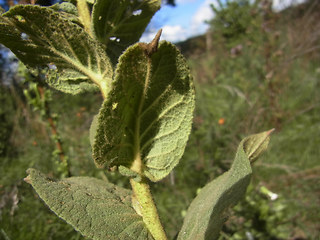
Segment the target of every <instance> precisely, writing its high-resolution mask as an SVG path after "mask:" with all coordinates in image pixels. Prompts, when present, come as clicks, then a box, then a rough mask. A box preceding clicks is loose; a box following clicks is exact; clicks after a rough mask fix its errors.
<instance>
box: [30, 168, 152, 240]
mask: <svg viewBox="0 0 320 240" xmlns="http://www.w3.org/2000/svg"><path fill="white" fill-rule="evenodd" d="M27 172H28V174H29V175H28V177H27V178H26V179H25V181H26V182H28V183H30V184H31V185H32V187H33V188H34V189H35V190H36V192H37V193H38V195H39V196H40V198H41V199H42V200H43V201H44V202H45V203H46V204H47V205H48V206H49V208H50V209H51V210H52V211H53V212H55V213H56V214H57V215H58V216H59V217H60V218H62V219H64V220H65V221H66V222H68V223H69V224H71V225H72V226H73V227H74V228H75V229H76V230H77V231H79V232H80V233H81V234H82V235H84V236H86V237H89V238H91V239H94V240H105V239H110V240H120V239H121V240H152V239H153V237H152V236H151V234H150V233H149V232H148V230H147V228H146V227H145V224H144V223H143V221H142V217H141V216H139V215H138V214H137V213H136V212H135V210H134V209H133V208H132V204H131V191H129V190H126V189H124V188H121V187H118V186H116V185H114V184H111V183H109V182H105V181H103V180H100V179H96V178H92V177H71V178H66V179H63V180H60V181H54V180H51V179H48V178H47V177H46V176H45V175H44V174H42V173H40V172H39V171H37V170H35V169H29V170H28V171H27Z"/></svg>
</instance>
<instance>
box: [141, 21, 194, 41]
mask: <svg viewBox="0 0 320 240" xmlns="http://www.w3.org/2000/svg"><path fill="white" fill-rule="evenodd" d="M157 31H158V30H155V29H153V30H151V31H150V32H148V33H145V34H143V36H142V38H141V39H140V41H141V42H151V41H152V39H153V38H154V36H155V35H156V33H157ZM188 37H189V35H188V32H187V31H186V29H183V28H182V26H180V25H175V26H170V25H165V26H163V27H162V34H161V40H167V41H170V42H179V41H184V40H186V39H187V38H188Z"/></svg>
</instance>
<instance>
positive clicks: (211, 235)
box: [178, 131, 270, 240]
mask: <svg viewBox="0 0 320 240" xmlns="http://www.w3.org/2000/svg"><path fill="white" fill-rule="evenodd" d="M269 134H270V131H268V132H263V133H260V134H256V135H252V136H249V137H247V138H245V139H244V140H242V141H241V143H240V145H239V147H238V150H237V153H236V157H235V159H234V162H233V164H232V166H231V168H230V170H229V171H228V172H226V173H224V174H223V175H221V176H219V177H218V178H217V179H215V180H213V181H212V182H210V183H208V184H207V185H206V186H205V187H204V188H203V189H201V191H200V193H199V194H198V196H197V197H196V198H195V199H194V200H193V201H192V202H191V204H190V206H189V209H188V211H187V215H186V217H185V219H184V223H183V226H182V228H181V231H180V233H179V235H178V240H194V239H197V240H214V239H217V238H218V237H219V233H220V230H221V227H222V225H223V223H224V222H225V220H226V217H227V216H226V214H225V213H226V211H227V210H228V208H229V207H231V206H233V205H235V204H237V202H238V201H239V200H240V199H241V198H242V197H243V196H244V194H245V192H246V189H247V186H248V184H249V182H250V178H251V173H252V169H251V166H250V161H249V156H250V152H248V151H247V150H246V147H245V146H246V145H248V143H249V145H250V146H251V148H255V147H254V146H261V139H264V140H263V142H265V144H263V145H262V146H261V147H262V149H261V150H262V151H264V150H266V146H267V145H268V142H269ZM261 147H258V148H259V149H260V148H261ZM256 149H257V148H256ZM262 151H259V154H261V153H262ZM256 157H258V156H256Z"/></svg>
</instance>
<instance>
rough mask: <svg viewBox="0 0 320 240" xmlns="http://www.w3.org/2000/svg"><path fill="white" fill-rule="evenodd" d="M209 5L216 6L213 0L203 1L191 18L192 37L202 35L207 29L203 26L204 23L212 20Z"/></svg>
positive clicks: (206, 25)
mask: <svg viewBox="0 0 320 240" xmlns="http://www.w3.org/2000/svg"><path fill="white" fill-rule="evenodd" d="M210 4H217V2H216V1H215V0H205V1H204V2H203V3H202V4H201V6H200V7H199V8H198V10H197V11H196V13H195V14H194V15H193V16H192V19H191V31H192V35H199V34H203V33H204V32H205V31H206V30H207V29H208V27H209V26H208V24H205V21H208V20H210V19H212V18H213V16H214V15H213V11H212V9H211V7H210Z"/></svg>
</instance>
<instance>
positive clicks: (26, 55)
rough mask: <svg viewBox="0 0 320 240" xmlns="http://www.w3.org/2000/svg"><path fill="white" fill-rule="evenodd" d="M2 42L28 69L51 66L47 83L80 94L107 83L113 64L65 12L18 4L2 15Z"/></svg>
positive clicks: (102, 49) (100, 46)
mask: <svg viewBox="0 0 320 240" xmlns="http://www.w3.org/2000/svg"><path fill="white" fill-rule="evenodd" d="M0 42H1V43H2V44H4V45H5V46H6V47H8V48H10V49H11V51H12V52H13V53H14V54H15V55H16V56H17V57H18V58H19V59H20V60H21V61H22V62H23V63H24V64H25V65H27V66H28V67H29V68H31V69H37V68H48V67H49V68H51V70H50V71H48V82H49V84H51V85H52V86H54V87H56V88H57V89H58V90H61V91H65V92H68V93H74V94H76V93H79V92H82V91H86V90H94V89H97V84H99V85H100V84H104V85H107V83H105V82H107V81H108V79H111V78H112V74H113V72H112V67H111V65H110V62H109V59H108V58H107V56H106V53H105V50H104V48H103V47H102V45H101V44H100V43H98V42H97V41H95V40H93V39H92V38H90V36H89V35H88V34H87V33H86V32H85V31H84V30H83V28H82V27H81V26H79V25H78V24H77V23H75V22H74V21H71V20H70V18H69V17H67V15H66V13H62V12H57V11H54V10H53V9H50V8H45V7H39V6H30V5H23V6H22V5H18V6H16V7H13V8H11V9H10V10H9V11H8V12H6V13H4V14H3V15H2V16H0Z"/></svg>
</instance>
